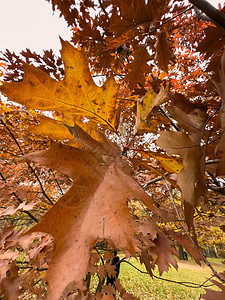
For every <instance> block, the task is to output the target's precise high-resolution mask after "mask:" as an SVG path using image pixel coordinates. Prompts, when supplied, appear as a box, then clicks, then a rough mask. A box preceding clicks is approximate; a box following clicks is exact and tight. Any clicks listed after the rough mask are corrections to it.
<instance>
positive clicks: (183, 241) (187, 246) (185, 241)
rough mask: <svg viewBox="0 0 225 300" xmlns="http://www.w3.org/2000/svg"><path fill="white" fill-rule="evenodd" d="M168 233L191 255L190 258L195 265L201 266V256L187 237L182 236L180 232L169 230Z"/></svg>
mask: <svg viewBox="0 0 225 300" xmlns="http://www.w3.org/2000/svg"><path fill="white" fill-rule="evenodd" d="M168 233H169V235H170V236H172V237H173V238H175V239H176V240H177V241H178V242H179V243H180V244H181V245H182V246H183V247H184V248H185V249H186V250H187V252H188V253H189V254H190V255H191V257H193V258H194V260H195V261H196V263H197V264H199V265H201V262H200V260H202V256H201V254H200V252H199V250H198V249H197V248H196V247H195V246H194V245H193V243H192V242H191V241H190V239H189V238H188V236H187V235H185V234H183V233H182V232H175V231H173V230H169V231H168Z"/></svg>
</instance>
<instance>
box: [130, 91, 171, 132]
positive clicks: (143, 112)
mask: <svg viewBox="0 0 225 300" xmlns="http://www.w3.org/2000/svg"><path fill="white" fill-rule="evenodd" d="M168 92H169V86H167V87H166V88H164V86H161V89H160V91H159V93H158V94H156V93H155V92H154V91H152V90H149V91H148V92H147V93H146V94H145V96H144V98H143V99H141V101H139V102H138V104H137V117H136V124H135V133H136V132H137V131H138V129H139V128H140V126H141V124H142V122H143V121H145V120H146V118H147V117H148V115H149V113H150V112H151V110H152V109H153V107H154V106H156V105H161V104H163V103H164V102H166V101H168V97H167V93H168Z"/></svg>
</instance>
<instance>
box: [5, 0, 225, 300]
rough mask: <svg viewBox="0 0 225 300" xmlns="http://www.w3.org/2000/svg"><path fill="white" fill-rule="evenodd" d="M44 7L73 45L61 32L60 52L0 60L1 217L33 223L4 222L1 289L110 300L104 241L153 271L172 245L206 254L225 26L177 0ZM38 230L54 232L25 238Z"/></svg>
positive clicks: (217, 199)
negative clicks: (54, 12)
mask: <svg viewBox="0 0 225 300" xmlns="http://www.w3.org/2000/svg"><path fill="white" fill-rule="evenodd" d="M50 2H51V3H52V6H53V9H59V10H60V11H61V15H62V16H64V18H65V19H66V21H67V22H68V25H69V26H73V33H74V34H73V38H72V43H73V45H72V44H71V43H69V42H65V41H63V40H61V43H62V50H61V58H57V57H55V56H54V54H53V52H52V51H45V52H44V55H43V56H41V55H38V54H36V53H33V52H31V51H30V50H26V51H23V52H22V53H21V56H18V55H16V54H14V53H11V52H10V51H7V52H6V53H5V54H4V55H3V57H2V65H1V66H2V67H3V68H5V67H6V66H7V70H8V72H7V73H6V74H5V78H4V80H5V82H4V83H3V84H2V85H1V86H0V91H1V92H2V95H4V96H5V97H7V100H5V99H2V101H1V121H0V122H1V131H2V137H1V140H2V143H1V149H0V150H1V157H0V158H1V161H2V165H3V171H2V172H3V173H2V172H1V174H0V175H1V179H2V184H1V186H2V192H1V211H0V216H4V217H5V216H9V217H7V218H6V220H8V221H11V222H14V223H15V224H16V225H17V226H21V225H23V224H25V225H26V226H30V225H31V224H33V223H34V222H35V223H37V224H36V225H34V226H33V227H31V228H30V229H29V230H28V231H26V232H25V234H24V235H21V231H22V230H21V231H19V232H14V231H13V229H12V227H7V226H6V225H5V227H4V228H3V231H2V235H1V258H0V263H1V264H3V266H4V269H3V271H2V272H1V279H0V280H1V281H0V286H1V292H2V294H4V297H5V298H6V299H15V298H16V297H18V295H19V294H20V293H33V294H36V295H37V296H38V297H39V298H40V299H41V298H42V297H45V293H46V289H47V296H46V297H47V299H60V297H64V298H65V299H81V298H86V299H92V298H93V299H101V298H104V299H113V296H112V295H113V294H114V288H113V287H111V286H109V285H107V284H106V283H105V278H106V276H107V274H108V275H114V269H113V267H112V265H111V264H110V259H111V257H112V256H111V254H110V252H111V251H113V249H118V250H120V251H122V252H123V253H124V254H125V255H126V256H131V255H132V256H134V257H137V255H138V257H139V259H140V262H141V263H144V265H145V267H146V269H147V271H148V272H149V274H150V275H151V276H152V275H153V273H152V271H153V269H154V268H155V266H157V267H158V269H159V273H160V275H161V274H162V273H163V272H164V271H167V270H168V268H169V267H170V266H173V267H175V268H177V263H176V260H175V258H174V256H173V255H174V254H176V251H175V250H174V248H173V243H172V241H173V240H177V241H178V242H179V243H180V244H181V245H183V246H184V247H185V249H186V250H187V251H188V252H189V254H190V255H191V256H192V257H193V258H194V259H195V261H196V262H197V263H199V264H200V260H203V261H205V262H207V260H206V258H205V257H204V255H203V254H202V252H201V250H200V248H199V247H198V235H200V234H201V238H202V234H204V233H203V232H202V228H203V227H204V226H207V227H211V226H214V227H215V226H216V230H215V232H216V234H220V235H222V231H218V230H219V229H218V226H221V229H222V230H223V229H224V225H223V224H224V213H225V210H224V209H225V208H224V204H225V200H224V195H225V192H224V179H223V176H224V175H225V169H224V160H225V153H224V148H225V147H224V141H225V138H224V134H225V133H224V127H225V124H224V101H225V98H224V97H225V96H224V93H225V92H224V86H225V53H223V49H222V48H223V45H224V42H225V39H224V36H225V34H224V32H225V29H223V28H218V27H216V26H214V25H212V24H207V23H205V22H199V20H197V18H196V17H195V15H194V14H193V12H192V11H191V9H192V7H190V6H187V5H186V4H183V2H182V3H181V1H179V0H174V1H168V0H164V1H153V0H149V1H145V0H139V1H135V0H125V1H122V2H121V1H117V0H105V1H100V0H99V1H98V2H97V1H91V0H85V1H82V2H81V3H80V4H76V3H75V1H64V0H60V1H55V0H52V1H50ZM204 29H205V33H204ZM215 36H216V37H217V39H219V42H218V43H216V42H215ZM218 37H219V38H218ZM199 41H200V42H199ZM196 51H199V52H196ZM21 57H23V59H21ZM213 74H214V75H213ZM212 75H213V76H214V77H213V79H212V80H210V78H211V77H212ZM98 76H99V77H98ZM94 78H100V82H97V83H98V85H96V83H95V82H94V81H93V79H94ZM103 78H106V80H104V79H103ZM101 81H103V82H101ZM100 85H101V86H100ZM9 101H13V102H16V103H18V104H20V105H12V104H11V102H9ZM159 134H160V137H159V138H158V136H159ZM7 135H8V136H9V138H8V141H7V140H6V136H7ZM43 136H44V138H43ZM49 139H50V140H51V141H49ZM156 140H157V143H155V142H156ZM36 150H38V151H36ZM18 155H20V158H19V159H18V158H17V157H18ZM33 163H38V164H39V165H44V166H46V168H42V167H40V166H37V165H36V164H33ZM27 167H28V169H29V171H30V172H29V173H28V172H27ZM55 171H57V172H58V173H56V172H55ZM62 174H64V175H62ZM71 183H72V186H71ZM159 183H160V184H159ZM141 185H142V187H141ZM68 188H69V189H68ZM146 191H147V193H146ZM178 191H179V192H178ZM61 195H62V196H61ZM180 195H181V196H180ZM60 196H61V198H60ZM56 201H57V202H56ZM15 203H17V204H18V205H17V206H16V204H15ZM135 203H139V204H138V205H137V204H135ZM43 212H46V213H45V214H44V215H43ZM140 212H141V213H140ZM42 215H43V216H42ZM41 216H42V217H41ZM183 218H184V219H185V222H186V224H187V228H186V225H185V224H184V222H183V221H182V219H183ZM21 220H22V221H21ZM24 220H25V221H26V222H24ZM38 221H39V222H38ZM35 232H43V233H46V234H50V235H51V236H52V237H53V240H54V241H52V239H51V238H50V237H49V235H46V236H42V237H38V236H37V237H36V239H37V240H35V242H33V243H32V241H33V239H34V238H33V236H32V234H34V233H35ZM218 232H219V233H218ZM38 238H39V240H38ZM202 239H203V238H202ZM24 241H26V244H24V243H23V242H24ZM102 243H103V244H105V243H107V249H104V250H105V254H104V255H103V256H102V255H100V254H99V249H101V247H102ZM53 244H54V247H53ZM21 253H25V254H26V255H27V256H26V258H25V259H24V261H22V264H23V266H22V269H23V270H25V271H21V270H20V271H19V270H18V264H19V261H18V260H19V258H18V257H19V256H20V255H21ZM20 263H21V262H20ZM211 268H212V267H211ZM40 270H41V272H43V271H46V270H47V271H46V274H45V275H44V278H43V273H41V274H40ZM212 270H213V268H212ZM213 272H214V276H216V277H217V278H218V279H220V280H221V282H222V283H223V282H224V279H225V278H224V277H225V275H224V274H217V273H216V271H215V270H213ZM95 274H97V276H98V279H99V284H98V286H97V289H96V291H95V292H94V295H93V291H92V290H90V283H91V278H92V277H93V276H94V275H95ZM39 280H42V281H44V282H45V281H46V282H47V285H48V288H46V285H45V284H42V285H41V286H40V288H36V285H37V284H38V282H39ZM213 283H214V284H216V285H218V286H219V287H220V288H221V290H222V292H215V291H207V293H206V294H205V295H204V296H203V297H204V299H211V298H212V296H213V297H215V298H216V297H221V299H222V298H223V297H224V290H225V289H224V285H223V284H222V283H221V284H220V283H218V282H217V281H215V280H214V281H213ZM115 284H116V289H117V290H118V292H119V293H120V296H121V297H122V298H123V299H134V297H133V296H132V295H130V294H128V293H126V291H125V290H124V289H123V288H122V285H121V283H120V282H119V279H117V280H116V283H115ZM34 286H35V288H34ZM110 295H111V296H110ZM210 297H211V298H210Z"/></svg>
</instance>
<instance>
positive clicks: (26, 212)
mask: <svg viewBox="0 0 225 300" xmlns="http://www.w3.org/2000/svg"><path fill="white" fill-rule="evenodd" d="M0 176H1V178H2V180H3V181H4V182H5V183H7V181H6V178H5V177H4V176H3V174H2V173H1V172H0ZM12 194H13V196H14V197H15V198H16V199H17V200H18V201H19V202H20V203H23V201H22V200H21V199H20V197H19V196H18V195H17V194H16V193H15V192H12ZM21 212H24V213H25V214H27V215H28V216H29V217H30V218H31V219H32V220H33V221H35V222H36V223H38V219H37V218H36V217H35V216H33V215H32V214H31V213H30V212H29V211H27V210H24V211H21Z"/></svg>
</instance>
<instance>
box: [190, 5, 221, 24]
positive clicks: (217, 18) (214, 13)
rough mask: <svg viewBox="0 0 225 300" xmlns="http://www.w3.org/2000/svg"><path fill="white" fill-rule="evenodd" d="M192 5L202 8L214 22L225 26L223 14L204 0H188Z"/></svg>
mask: <svg viewBox="0 0 225 300" xmlns="http://www.w3.org/2000/svg"><path fill="white" fill-rule="evenodd" d="M189 2H191V3H192V4H193V5H194V6H196V7H197V8H198V9H200V10H202V11H203V12H204V13H205V14H206V15H207V16H208V17H209V18H210V19H211V20H212V22H213V23H214V24H216V25H217V26H221V27H223V28H225V14H223V13H222V12H221V11H219V10H218V9H216V8H215V7H214V6H213V5H212V4H210V3H209V2H208V1H206V0H189Z"/></svg>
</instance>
